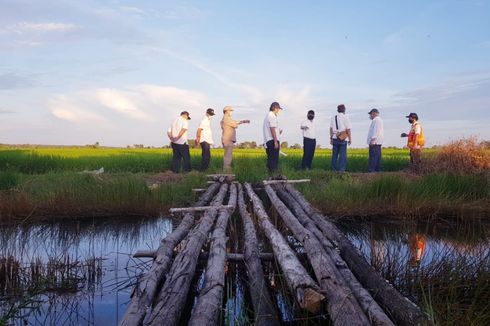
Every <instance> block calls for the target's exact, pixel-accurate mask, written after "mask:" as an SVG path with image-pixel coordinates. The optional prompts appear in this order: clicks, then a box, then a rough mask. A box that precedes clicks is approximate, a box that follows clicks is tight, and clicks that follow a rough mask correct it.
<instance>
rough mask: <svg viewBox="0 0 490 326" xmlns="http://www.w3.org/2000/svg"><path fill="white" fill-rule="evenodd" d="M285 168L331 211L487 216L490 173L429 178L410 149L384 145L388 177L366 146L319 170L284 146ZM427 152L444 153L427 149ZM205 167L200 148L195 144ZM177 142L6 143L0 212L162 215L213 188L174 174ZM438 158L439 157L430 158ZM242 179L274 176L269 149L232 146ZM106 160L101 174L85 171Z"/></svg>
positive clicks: (319, 157)
mask: <svg viewBox="0 0 490 326" xmlns="http://www.w3.org/2000/svg"><path fill="white" fill-rule="evenodd" d="M284 152H285V153H286V154H287V156H281V158H280V173H281V174H282V175H285V176H287V177H288V178H289V179H302V178H310V179H311V180H312V182H311V183H310V184H308V185H298V188H299V189H300V190H301V191H302V192H303V193H304V194H305V196H306V197H307V198H308V199H309V200H310V201H311V202H312V203H314V204H315V205H316V206H317V207H318V208H320V209H322V210H323V212H324V213H326V214H329V215H334V216H341V215H372V214H388V215H403V216H406V215H412V214H415V215H421V214H447V213H448V212H450V213H452V214H458V213H461V212H466V211H468V210H472V211H477V212H480V214H481V213H488V212H489V210H490V208H489V205H488V202H489V198H490V195H489V187H488V181H489V179H488V170H483V171H482V172H481V171H480V172H478V173H467V174H461V173H459V174H454V173H451V172H447V171H445V170H440V171H438V172H436V173H427V174H424V175H414V174H410V173H407V172H403V171H404V170H406V168H407V166H408V152H407V151H406V150H403V149H385V150H384V152H383V170H384V171H388V172H385V173H381V174H366V173H358V172H365V171H366V168H367V150H365V149H353V150H349V154H348V155H349V158H348V171H349V172H351V173H345V174H338V173H332V172H330V171H329V169H330V157H331V156H330V150H326V149H322V150H318V151H317V153H316V155H315V160H314V162H313V169H312V170H311V171H301V170H299V169H298V167H299V166H300V162H301V156H302V151H301V150H295V149H284ZM212 153H213V154H212V155H213V157H212V160H211V166H210V169H209V173H219V172H220V171H221V167H222V155H223V152H222V150H221V149H215V150H213V151H212ZM425 155H426V158H428V159H429V160H430V157H437V152H436V151H435V150H427V151H426V152H425ZM191 159H192V165H193V166H194V167H197V166H199V162H200V150H199V149H191ZM170 161H171V150H170V149H144V148H137V149H118V148H88V147H40V148H8V147H3V148H0V214H1V215H0V216H1V217H2V218H3V219H5V218H13V217H20V218H26V217H47V216H60V217H61V216H66V217H70V216H104V215H105V216H107V215H141V216H143V215H144V216H148V215H158V214H160V213H162V212H163V213H164V212H166V211H167V209H168V208H170V207H171V206H181V205H186V204H188V203H190V202H192V201H193V199H194V197H193V194H192V192H191V189H192V188H200V187H203V186H205V180H206V176H205V173H200V172H197V171H193V172H191V173H186V174H173V173H171V172H168V167H169V166H170ZM432 162H436V160H432ZM233 164H234V173H235V174H236V178H237V179H238V180H239V181H248V182H260V181H261V180H264V179H267V178H268V177H269V174H268V172H267V169H266V167H265V151H264V150H261V149H237V150H235V151H234V163H233ZM101 167H104V171H105V172H104V173H103V174H98V175H97V174H91V173H84V172H83V171H84V170H85V172H87V171H89V170H96V169H99V168H101ZM389 171H391V172H389Z"/></svg>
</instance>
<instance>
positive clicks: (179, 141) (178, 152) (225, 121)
mask: <svg viewBox="0 0 490 326" xmlns="http://www.w3.org/2000/svg"><path fill="white" fill-rule="evenodd" d="M282 110H283V108H282V107H281V105H280V104H279V103H278V102H273V103H272V104H271V105H270V108H269V112H268V113H267V115H266V116H265V119H264V122H263V137H264V147H265V149H266V153H267V168H268V170H269V172H271V173H273V172H274V171H276V170H277V167H278V163H279V153H280V135H281V134H282V129H281V128H279V120H278V115H279V112H281V111H282ZM233 111H234V109H233V108H232V107H231V106H225V107H224V108H223V118H222V120H221V123H220V125H221V130H222V135H221V143H222V145H223V149H224V155H223V170H224V171H225V172H230V171H231V163H232V157H233V146H234V144H235V143H236V129H237V128H238V126H239V125H241V124H244V123H250V120H235V119H233V118H232V112H233ZM345 111H346V107H345V105H343V104H340V105H338V106H337V114H336V115H335V116H333V117H332V119H331V121H330V144H331V145H332V170H333V171H339V172H344V171H345V169H346V166H347V146H348V145H350V144H351V143H352V124H351V122H350V119H349V117H348V116H347V115H346V114H345ZM368 114H369V118H370V119H371V124H370V126H369V130H368V135H367V144H368V145H369V160H368V170H369V172H379V171H380V170H381V147H382V145H383V140H384V139H383V138H384V130H383V120H382V119H381V117H380V112H379V110H378V109H376V108H373V109H371V110H370V111H369V112H368ZM214 115H215V112H214V110H213V109H211V108H209V109H207V110H206V113H205V115H204V117H203V118H202V120H201V122H200V124H199V127H198V129H197V134H196V145H198V144H199V145H200V146H201V149H202V157H201V167H200V169H201V170H202V171H205V170H207V169H208V167H209V162H210V159H211V146H212V145H213V144H214V141H213V135H212V131H211V119H212V117H213V116H214ZM406 118H408V122H409V123H410V125H411V129H410V132H409V133H408V134H407V133H402V134H401V137H407V138H408V141H407V147H408V148H409V149H410V163H411V165H412V167H413V168H414V169H418V168H419V165H420V154H421V149H422V148H423V146H424V143H425V139H424V134H423V131H422V127H421V126H420V124H419V122H418V120H419V119H418V115H417V114H416V113H410V114H409V115H407V116H406ZM190 119H191V118H190V115H189V112H187V111H182V112H181V113H180V116H179V117H178V118H176V119H175V120H174V121H173V122H172V124H171V126H170V128H169V129H168V131H167V135H168V137H169V139H170V142H171V146H172V151H173V157H172V167H171V169H172V171H174V172H179V171H180V167H181V164H182V162H183V169H184V171H190V170H191V164H190V154H189V145H188V143H187V132H188V120H190ZM314 119H315V112H314V111H313V110H309V111H308V113H307V119H306V120H304V121H303V122H301V125H300V129H301V131H302V133H303V158H302V161H301V168H302V169H311V165H312V161H313V157H314V155H315V149H316V128H315V123H314Z"/></svg>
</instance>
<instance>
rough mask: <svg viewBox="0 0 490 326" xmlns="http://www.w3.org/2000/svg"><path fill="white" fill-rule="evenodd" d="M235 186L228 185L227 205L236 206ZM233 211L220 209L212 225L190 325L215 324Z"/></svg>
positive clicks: (219, 305) (217, 316) (220, 301)
mask: <svg viewBox="0 0 490 326" xmlns="http://www.w3.org/2000/svg"><path fill="white" fill-rule="evenodd" d="M236 203H237V187H236V185H235V184H232V185H231V186H230V198H229V200H228V206H231V207H236ZM232 213H233V211H230V210H228V211H221V212H220V215H219V217H218V220H217V222H216V225H215V227H214V231H213V235H212V238H211V247H210V249H209V259H208V263H207V266H206V274H205V275H204V286H203V288H202V289H201V290H200V291H199V296H198V298H197V302H196V305H195V306H194V309H193V310H192V315H191V319H190V321H189V325H190V326H201V325H217V324H218V319H219V315H220V310H221V306H222V301H223V288H224V285H225V262H226V240H227V238H226V227H227V225H228V220H229V219H230V215H231V214H232Z"/></svg>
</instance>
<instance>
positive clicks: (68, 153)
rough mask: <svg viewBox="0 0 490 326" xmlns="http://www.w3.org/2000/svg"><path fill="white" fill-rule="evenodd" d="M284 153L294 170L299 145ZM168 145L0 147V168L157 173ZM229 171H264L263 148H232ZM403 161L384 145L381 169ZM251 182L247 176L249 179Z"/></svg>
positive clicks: (353, 153)
mask: <svg viewBox="0 0 490 326" xmlns="http://www.w3.org/2000/svg"><path fill="white" fill-rule="evenodd" d="M190 152H191V161H192V167H193V169H198V168H199V165H200V155H201V151H200V149H197V148H192V149H191V150H190ZM283 152H284V153H286V154H287V156H281V157H280V164H279V165H280V169H281V170H284V171H294V170H297V169H299V167H300V166H301V158H302V150H295V149H284V150H283ZM211 153H212V158H211V164H210V168H209V172H219V171H221V169H222V166H223V162H222V160H223V150H222V149H213V150H212V152H211ZM171 159H172V151H171V150H170V149H146V148H144V149H123V148H89V147H39V148H11V147H3V148H0V171H12V172H21V173H28V174H39V173H46V172H53V171H55V172H58V171H82V170H93V169H99V168H101V167H104V169H105V171H106V172H109V173H113V172H152V173H156V172H162V171H165V170H168V169H169V167H170V164H171ZM330 160H331V150H329V149H319V150H317V151H316V154H315V158H314V160H313V168H314V169H322V170H329V169H330ZM233 161H234V162H233V165H234V172H235V173H236V174H237V175H238V176H240V175H242V174H243V177H244V179H245V178H248V177H251V176H250V172H251V171H250V167H253V172H255V173H257V174H258V173H260V174H261V175H266V166H265V161H266V155H265V150H263V149H235V151H234V158H233ZM407 165H408V152H407V151H406V150H404V149H384V151H383V162H382V167H383V170H384V171H398V170H402V169H404V168H406V167H407ZM347 170H348V171H351V172H365V171H367V149H350V150H349V151H348V163H347ZM248 181H250V180H248Z"/></svg>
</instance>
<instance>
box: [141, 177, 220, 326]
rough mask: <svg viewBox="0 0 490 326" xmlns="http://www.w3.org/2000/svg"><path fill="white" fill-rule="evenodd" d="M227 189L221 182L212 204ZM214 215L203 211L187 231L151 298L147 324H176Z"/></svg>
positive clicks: (214, 203)
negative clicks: (162, 281) (152, 305)
mask: <svg viewBox="0 0 490 326" xmlns="http://www.w3.org/2000/svg"><path fill="white" fill-rule="evenodd" d="M227 190H228V184H226V183H225V184H222V186H221V188H220V192H219V193H218V195H217V196H216V197H215V199H214V200H213V205H214V206H216V205H221V204H222V202H223V199H224V196H225V194H226V192H227ZM216 215H217V211H216V210H210V211H206V212H205V213H204V215H203V217H202V218H201V220H200V222H199V224H198V225H196V227H194V229H193V230H192V231H191V232H189V234H188V235H187V237H186V239H185V240H186V243H185V247H184V248H183V249H182V251H180V252H179V253H178V254H177V256H176V257H175V259H174V262H173V264H172V267H171V268H170V271H169V273H168V275H167V279H166V280H165V283H164V284H163V286H162V289H161V291H160V293H159V294H158V297H157V299H156V301H155V306H154V308H153V310H152V312H151V314H150V317H149V319H148V322H147V325H177V324H178V322H179V318H180V314H181V312H182V309H183V308H184V304H185V301H186V298H187V294H188V292H189V288H190V286H191V282H192V278H193V277H194V273H195V271H196V266H197V262H198V257H199V252H200V251H201V248H202V246H203V245H204V243H205V241H206V239H207V237H208V232H209V230H210V229H211V227H212V226H213V224H214V221H215V218H216Z"/></svg>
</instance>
